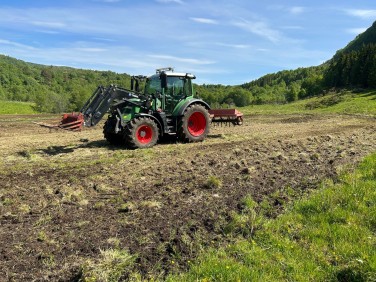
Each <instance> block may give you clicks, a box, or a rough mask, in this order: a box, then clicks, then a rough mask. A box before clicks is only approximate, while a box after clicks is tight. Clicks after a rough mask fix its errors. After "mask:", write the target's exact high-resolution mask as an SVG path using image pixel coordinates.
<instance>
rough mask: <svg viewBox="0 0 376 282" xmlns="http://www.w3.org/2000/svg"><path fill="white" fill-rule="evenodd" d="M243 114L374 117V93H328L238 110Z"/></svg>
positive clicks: (375, 101) (375, 106) (375, 109)
mask: <svg viewBox="0 0 376 282" xmlns="http://www.w3.org/2000/svg"><path fill="white" fill-rule="evenodd" d="M240 110H241V111H242V112H243V113H244V114H313V113H314V114H329V113H337V114H360V115H371V116H376V91H368V92H362V93H354V92H350V91H347V92H343V93H339V94H335V93H328V94H327V95H325V96H321V97H315V98H311V99H306V100H300V101H297V102H294V103H289V104H284V105H254V106H248V107H244V108H241V109H240Z"/></svg>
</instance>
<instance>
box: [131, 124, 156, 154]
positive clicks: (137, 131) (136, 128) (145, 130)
mask: <svg viewBox="0 0 376 282" xmlns="http://www.w3.org/2000/svg"><path fill="white" fill-rule="evenodd" d="M158 135H159V130H158V126H157V124H156V123H155V122H154V121H153V120H152V119H151V118H148V117H139V118H134V119H133V120H131V121H130V122H129V123H128V125H127V126H126V128H125V130H124V141H125V145H126V146H127V147H128V148H130V149H137V148H150V147H153V146H154V145H155V144H156V143H157V141H158Z"/></svg>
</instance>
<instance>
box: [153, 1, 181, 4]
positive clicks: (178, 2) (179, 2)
mask: <svg viewBox="0 0 376 282" xmlns="http://www.w3.org/2000/svg"><path fill="white" fill-rule="evenodd" d="M156 1H157V2H158V3H176V4H180V5H183V4H184V2H183V1H182V0H156Z"/></svg>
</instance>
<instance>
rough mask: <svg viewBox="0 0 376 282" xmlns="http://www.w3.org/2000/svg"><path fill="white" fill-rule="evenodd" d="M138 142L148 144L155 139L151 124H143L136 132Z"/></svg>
mask: <svg viewBox="0 0 376 282" xmlns="http://www.w3.org/2000/svg"><path fill="white" fill-rule="evenodd" d="M136 138H137V140H138V142H140V143H142V144H147V143H149V142H150V141H151V140H152V139H153V129H152V128H151V127H150V126H149V125H141V126H140V127H139V128H138V129H137V132H136Z"/></svg>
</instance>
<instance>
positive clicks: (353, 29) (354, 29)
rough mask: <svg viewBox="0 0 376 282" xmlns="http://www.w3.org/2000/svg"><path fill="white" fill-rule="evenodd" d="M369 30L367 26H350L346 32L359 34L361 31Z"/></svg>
mask: <svg viewBox="0 0 376 282" xmlns="http://www.w3.org/2000/svg"><path fill="white" fill-rule="evenodd" d="M366 30H367V28H366V27H359V28H349V29H346V32H347V33H351V34H355V35H358V34H360V33H363V32H365V31H366Z"/></svg>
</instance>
